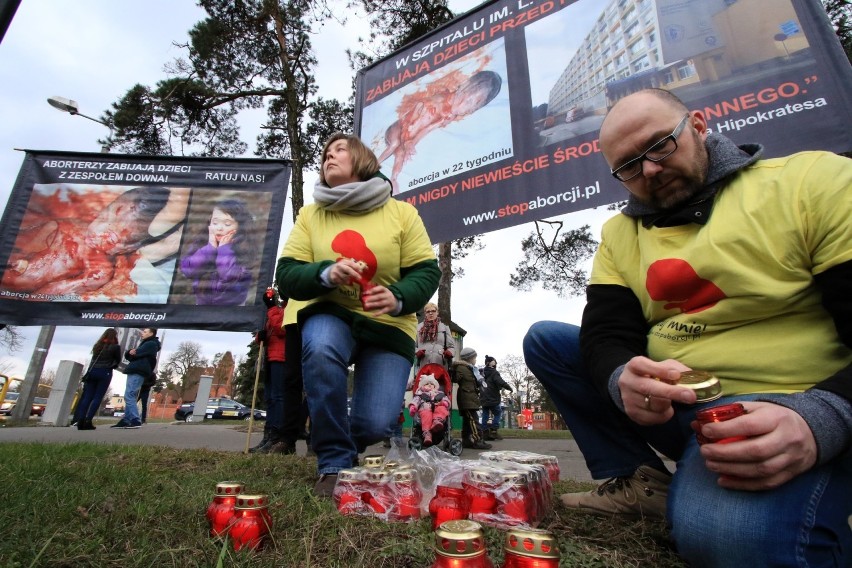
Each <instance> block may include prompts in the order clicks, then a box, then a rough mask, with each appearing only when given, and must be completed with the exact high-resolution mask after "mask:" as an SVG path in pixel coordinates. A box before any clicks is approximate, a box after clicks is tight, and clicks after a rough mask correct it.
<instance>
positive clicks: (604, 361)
mask: <svg viewBox="0 0 852 568" xmlns="http://www.w3.org/2000/svg"><path fill="white" fill-rule="evenodd" d="M647 348H648V323H647V322H646V321H645V316H644V314H643V313H642V305H641V304H640V303H639V298H637V297H636V296H635V295H634V294H633V292H632V291H631V290H630V289H629V288H626V287H624V286H616V285H613V284H592V285H590V286H588V287H587V288H586V307H585V309H584V310H583V320H582V324H581V325H580V352H581V354H582V355H583V363H584V364H585V366H586V370H587V371H588V372H589V374H590V376H591V379H592V381H593V382H594V383H595V385H596V386H597V387H598V389H599V390H600V391H601V392H602V393H604V394H605V395H606V396H607V397H609V394H608V392H609V391H608V383H609V377H610V375H612V372H613V371H615V369H617V368H618V367H619V366H621V365H624V364H625V363H627V362H628V361H629V360H630V359H632V358H633V357H635V356H637V355H646V354H647Z"/></svg>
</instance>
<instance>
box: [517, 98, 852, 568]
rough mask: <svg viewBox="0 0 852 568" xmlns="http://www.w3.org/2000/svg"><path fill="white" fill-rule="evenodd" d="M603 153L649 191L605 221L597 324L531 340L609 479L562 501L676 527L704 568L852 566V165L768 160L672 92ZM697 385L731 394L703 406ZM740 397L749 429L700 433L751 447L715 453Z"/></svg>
mask: <svg viewBox="0 0 852 568" xmlns="http://www.w3.org/2000/svg"><path fill="white" fill-rule="evenodd" d="M600 146H601V150H602V153H603V155H604V157H605V159H606V160H607V162H608V164H609V165H610V167H611V168H612V174H613V175H614V176H615V177H616V178H617V179H619V180H620V181H621V182H622V183H623V184H624V186H625V187H626V188H627V190H628V191H629V192H630V194H631V196H630V199H629V201H628V204H627V206H626V207H625V208H624V210H622V212H621V214H619V215H616V216H615V217H614V218H612V219H610V220H609V221H608V222H607V223H606V224H605V225H604V228H603V232H602V239H601V244H600V247H599V249H598V252H597V254H596V256H595V260H594V265H593V268H592V276H591V281H590V285H589V287H588V289H587V304H586V308H585V310H584V313H583V321H582V325H581V327H580V328H577V327H575V326H571V325H569V324H564V323H558V322H538V323H536V324H534V325H533V326H532V327H531V328H530V331H529V332H528V334H527V336H526V337H525V339H524V354H525V357H526V361H527V365H528V366H529V368H530V370H532V371H533V373H534V374H535V376H536V377H537V378H538V379H539V380H541V382H542V383H543V384H544V385H545V387H546V388H547V390H548V392H549V393H550V395H551V397H552V398H553V399H554V402H555V403H556V405H557V406H558V408H559V409H560V412H561V413H562V415H563V417H564V418H565V421H566V423H567V424H568V427H569V429H570V430H571V432H572V434H573V435H574V437H575V439H576V441H577V443H578V444H579V446H580V449H581V450H582V452H583V455H584V457H585V459H586V463H587V465H588V467H589V470H590V471H591V473H592V475H593V476H594V477H595V478H597V479H606V478H609V479H608V481H605V482H604V483H603V484H602V485H600V486H599V487H598V488H597V489H595V490H593V491H592V492H590V493H569V494H566V495H563V496H562V497H561V501H562V503H563V504H564V505H565V506H567V507H569V508H575V509H585V510H588V511H591V512H595V513H603V514H626V515H641V516H651V517H666V518H667V519H668V521H669V523H670V525H671V529H672V537H673V539H674V541H675V544H676V546H677V548H678V552H679V553H680V554H681V555H682V556H683V557H684V558H685V559H686V560H687V561H688V562H689V563H690V565H691V566H737V565H745V564H746V563H751V562H755V561H756V562H757V563H759V564H760V565H767V566H768V565H771V566H841V565H842V566H850V565H852V531H850V529H849V527H848V526H847V522H846V519H847V517H848V516H849V514H850V513H852V450H850V446H852V403H851V402H850V401H852V298H850V291H852V223H850V219H852V161H850V160H848V159H846V158H843V157H840V156H837V155H835V154H831V153H827V152H802V153H799V154H795V155H792V156H788V157H784V158H777V159H771V160H761V159H760V153H761V150H762V148H761V147H760V146H758V145H744V146H739V147H738V146H737V145H735V144H734V143H733V142H732V141H730V140H729V139H727V138H725V137H724V136H721V135H719V134H715V133H709V131H708V129H707V123H706V121H705V119H704V116H703V115H702V113H701V112H700V111H690V110H688V109H687V108H686V106H684V104H683V102H681V101H680V100H679V99H677V97H675V96H674V95H672V94H671V93H669V92H667V91H663V90H659V89H649V90H645V91H640V92H638V93H635V94H632V95H630V96H627V97H625V98H624V99H622V100H620V101H619V102H618V103H617V104H615V106H613V108H612V109H611V110H610V112H609V114H608V115H607V117H606V119H605V120H604V123H603V125H602V127H601V131H600ZM688 370H702V371H710V372H712V373H713V375H715V376H716V377H718V379H719V381H720V383H721V386H722V392H723V396H722V398H721V399H719V400H716V401H713V402H706V403H696V393H695V392H693V391H692V390H689V389H687V388H684V387H683V386H679V385H678V384H677V383H678V381H679V380H680V378H681V373H682V372H684V371H688ZM734 402H737V403H741V404H742V406H743V407H744V409H745V411H746V412H747V414H745V415H743V416H739V417H737V418H733V419H731V420H729V421H725V422H719V423H713V424H709V425H704V426H702V427H700V428H699V430H700V433H701V434H702V436H703V437H705V438H709V439H711V440H712V439H715V440H719V439H729V438H739V439H738V440H736V441H732V442H730V443H724V444H720V443H705V444H703V445H701V446H699V444H698V442H697V440H696V437H695V436H694V435H693V434H694V432H693V428H698V427H697V426H695V425H694V424H693V421H694V419H695V413H696V411H697V410H699V409H702V408H707V407H712V406H717V405H722V404H727V403H734ZM657 452H659V453H660V454H662V455H664V456H666V457H668V458H670V459H672V460H675V461H676V462H677V471H676V472H675V473H674V474H673V475H672V474H670V473H669V472H668V470H667V469H666V467H665V465H664V463H663V462H662V460H661V458H660V457H659V455H658V453H657Z"/></svg>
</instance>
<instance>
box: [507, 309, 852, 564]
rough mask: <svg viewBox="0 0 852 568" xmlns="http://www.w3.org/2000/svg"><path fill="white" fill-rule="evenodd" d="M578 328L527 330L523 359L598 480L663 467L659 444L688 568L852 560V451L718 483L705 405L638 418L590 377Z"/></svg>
mask: <svg viewBox="0 0 852 568" xmlns="http://www.w3.org/2000/svg"><path fill="white" fill-rule="evenodd" d="M579 331H580V329H579V328H578V327H576V326H573V325H570V324H565V323H560V322H552V321H543V322H538V323H536V324H534V325H533V326H532V327H531V328H530V330H529V331H528V332H527V335H526V336H525V337H524V345H523V346H524V358H525V359H526V363H527V366H528V367H529V369H530V370H531V371H532V372H533V374H534V375H535V376H536V378H538V380H539V381H540V382H541V383H542V385H544V387H545V389H547V391H548V393H549V394H550V396H551V397H552V398H553V401H554V403H555V404H556V406H557V408H558V409H559V412H560V413H561V414H562V417H563V418H564V419H565V422H566V424H567V425H568V428H569V430H570V431H571V434H572V435H573V436H574V439H575V440H576V441H577V444H578V445H579V447H580V450H581V451H582V452H583V457H584V458H585V459H586V464H587V466H588V467H589V471H590V472H591V473H592V476H593V477H594V478H596V479H603V478H608V477H621V476H630V475H632V474H633V472H634V471H635V470H636V468H637V467H639V466H641V465H651V466H654V467H662V466H663V464H662V461H661V460H660V458H659V457H657V454H656V453H655V452H654V450H653V449H652V447H653V448H656V449H657V450H658V451H659V452H660V453H662V454H663V455H665V456H667V457H669V458H671V459H673V460H675V461H677V471H676V472H675V474H674V477H673V480H672V484H671V486H670V488H669V497H668V512H667V516H668V521H669V524H670V526H671V534H672V538H673V539H674V541H675V544H676V546H677V549H678V552H679V554H680V555H681V556H682V557H683V558H684V559H686V560H687V561H688V562H689V563H690V566H693V567H701V566H744V565H759V566H852V530H850V528H849V525H848V521H847V517H848V516H849V515H850V514H852V452H849V451H847V452H846V454H844V455H843V456H841V457H840V458H837V459H835V460H833V461H832V462H831V463H829V464H827V465H823V466H821V467H817V468H814V469H811V470H810V471H808V472H805V473H803V474H801V475H799V476H797V477H796V478H795V479H793V480H791V481H789V482H787V483H785V484H784V485H782V486H780V487H778V488H777V489H774V490H771V491H759V492H752V491H732V490H728V489H723V488H721V487H719V486H718V485H717V483H716V479H717V476H716V474H714V473H712V472H710V471H709V470H708V469H707V468H706V467H705V466H704V461H703V459H702V458H701V456H700V454H699V452H698V443H697V442H696V440H695V436H694V435H693V433H692V430H691V428H690V426H689V424H690V422H691V421H692V419H693V417H694V415H695V411H696V410H698V409H699V408H702V407H706V406H716V405H719V404H725V403H726V402H733V401H734V400H753V399H755V398H761V399H764V400H765V399H770V400H771V399H772V398H773V397H774V396H783V395H771V394H762V395H745V396H736V397H725V398H722V399H720V400H717V401H714V402H711V403H708V404H705V405H694V406H685V405H675V416H674V418H672V420H670V421H669V422H667V423H666V424H662V425H659V426H652V427H643V426H639V425H637V424H635V423H634V422H633V421H631V420H630V419H629V418H627V416H626V415H625V414H624V413H623V412H621V411H620V410H619V409H618V408H617V407H616V406H615V404H613V403H612V401H611V400H610V399H609V397H608V395H604V394H603V393H602V392H601V391H599V390H598V389H597V388H595V387H594V386H593V385H592V384H591V381H590V380H588V379H587V378H586V376H585V370H584V368H583V365H582V360H581V356H580V350H579Z"/></svg>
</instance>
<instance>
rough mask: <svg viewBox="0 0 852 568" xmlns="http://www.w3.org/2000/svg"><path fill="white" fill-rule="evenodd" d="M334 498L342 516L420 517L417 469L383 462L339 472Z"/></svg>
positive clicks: (414, 519)
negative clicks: (377, 464)
mask: <svg viewBox="0 0 852 568" xmlns="http://www.w3.org/2000/svg"><path fill="white" fill-rule="evenodd" d="M333 498H334V504H335V505H336V506H337V510H338V511H340V513H341V514H344V515H367V516H374V517H379V518H381V519H384V520H388V521H416V520H417V519H419V518H420V517H421V502H422V501H423V488H422V486H421V484H420V479H419V476H418V474H417V470H415V469H413V468H410V467H393V466H391V467H387V466H386V465H384V464H382V465H380V466H378V467H376V466H370V467H368V466H364V467H357V468H352V469H344V470H341V471H339V472H338V473H337V485H335V487H334V494H333Z"/></svg>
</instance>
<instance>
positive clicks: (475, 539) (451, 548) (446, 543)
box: [432, 520, 494, 568]
mask: <svg viewBox="0 0 852 568" xmlns="http://www.w3.org/2000/svg"><path fill="white" fill-rule="evenodd" d="M432 568H494V564H493V563H492V562H491V559H490V558H488V554H487V551H486V549H485V535H484V534H483V532H482V526H481V525H480V524H479V523H476V522H474V521H467V520H458V521H447V522H445V523H443V524H442V525H441V526H439V527H438V528H437V530H435V562H434V563H433V564H432Z"/></svg>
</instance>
